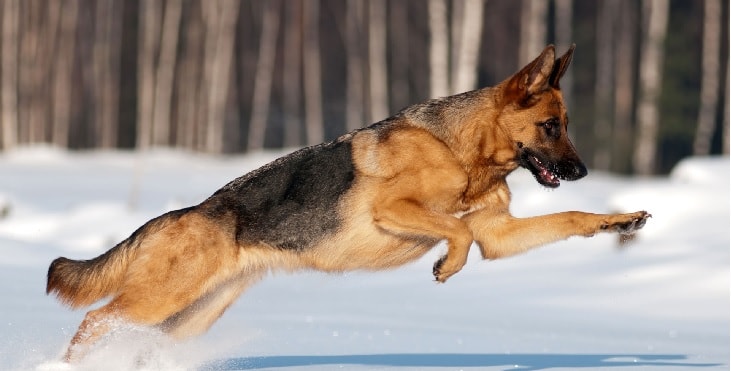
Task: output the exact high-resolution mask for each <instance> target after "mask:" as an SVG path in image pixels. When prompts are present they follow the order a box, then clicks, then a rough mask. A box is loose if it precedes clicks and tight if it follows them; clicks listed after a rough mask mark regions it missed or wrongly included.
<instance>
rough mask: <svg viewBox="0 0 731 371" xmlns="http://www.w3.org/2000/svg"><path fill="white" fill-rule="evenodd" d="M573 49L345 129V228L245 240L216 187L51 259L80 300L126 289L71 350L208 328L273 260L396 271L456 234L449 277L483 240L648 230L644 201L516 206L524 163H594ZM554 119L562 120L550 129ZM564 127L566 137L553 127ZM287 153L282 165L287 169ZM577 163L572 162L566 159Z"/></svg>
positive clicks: (64, 291)
mask: <svg viewBox="0 0 731 371" xmlns="http://www.w3.org/2000/svg"><path fill="white" fill-rule="evenodd" d="M572 52H573V48H572V49H570V50H569V52H568V53H566V54H565V55H564V56H563V57H561V58H558V59H556V58H555V54H554V49H553V47H552V46H549V47H547V48H546V49H545V50H544V51H543V53H541V55H540V56H539V57H538V58H536V60H534V61H533V62H532V63H530V64H529V65H527V66H526V67H525V68H523V69H522V70H521V71H520V72H518V73H517V74H516V75H514V76H512V77H510V78H508V79H507V80H505V81H504V82H502V83H501V84H499V85H497V86H495V87H492V88H485V89H481V90H476V91H473V92H467V93H464V94H461V95H457V96H452V97H446V98H444V99H440V100H433V101H429V102H426V103H424V104H419V105H415V106H412V107H409V108H407V109H405V110H404V111H402V112H401V113H399V114H397V115H396V116H394V117H392V118H389V119H388V120H386V121H384V123H383V125H380V126H379V125H378V124H376V125H374V126H372V127H369V128H365V129H363V130H359V131H355V132H353V133H350V134H347V135H345V136H343V137H341V138H339V139H338V141H336V142H340V143H346V142H347V143H350V145H351V146H352V147H351V148H352V159H349V160H348V161H350V160H352V166H353V179H354V180H353V183H352V185H350V186H349V188H348V189H347V191H343V193H342V194H336V195H328V196H330V197H333V198H337V200H338V201H337V204H336V209H337V210H328V212H332V213H333V214H336V215H339V216H341V220H338V226H337V229H336V231H335V232H332V233H323V237H322V238H321V239H317V240H315V241H316V243H314V244H313V245H312V246H303V247H301V248H300V249H296V248H295V249H291V248H281V246H270V245H267V243H266V242H263V241H262V242H260V243H256V242H241V241H244V240H242V239H241V238H239V233H240V232H241V231H240V230H239V229H240V228H242V226H241V225H240V224H237V223H238V222H237V219H236V217H237V213H238V212H240V211H237V210H239V209H236V208H229V209H226V208H224V212H218V211H217V210H219V209H220V206H217V205H219V204H216V203H215V201H216V197H219V198H220V197H223V196H220V195H219V196H217V194H214V195H213V196H212V197H211V198H210V199H209V200H207V201H205V202H204V203H202V204H201V205H199V206H197V207H194V208H190V209H187V210H181V211H178V212H173V213H170V214H167V215H164V216H162V217H160V218H157V219H155V220H153V221H151V222H149V223H148V224H147V225H145V226H143V227H142V228H141V229H140V230H139V231H138V232H135V234H133V236H131V237H130V239H128V240H127V241H125V242H123V243H121V244H120V245H118V246H117V247H115V248H114V249H112V250H110V251H109V252H107V253H106V254H104V255H102V256H100V257H99V258H96V259H93V260H91V261H78V262H73V261H70V260H68V259H64V258H59V259H57V260H56V261H54V263H52V265H51V268H50V269H49V276H48V292H49V293H57V294H58V296H59V298H60V299H61V300H62V301H63V302H65V303H67V304H69V305H71V306H72V307H78V306H84V305H88V304H91V303H92V302H94V301H96V300H98V299H100V298H102V297H106V296H112V299H111V301H110V302H109V303H108V304H106V305H105V306H103V307H101V308H99V309H97V310H93V311H90V312H89V313H88V314H87V316H86V318H85V319H84V321H83V322H82V324H81V325H80V327H79V330H78V332H77V333H76V335H75V336H74V337H73V339H72V340H71V345H70V346H69V349H68V351H67V353H66V356H65V359H66V360H69V361H73V360H76V359H78V358H80V357H81V356H82V355H83V354H84V353H85V352H86V351H88V349H89V347H90V346H91V345H92V344H93V343H94V342H95V341H96V340H97V339H98V338H99V337H101V336H103V335H104V334H105V333H106V332H108V331H109V329H110V325H109V323H111V322H112V321H114V320H122V321H128V322H132V323H137V324H145V325H153V326H159V327H160V328H161V329H163V330H165V331H167V332H168V333H170V335H171V336H173V337H176V338H185V337H188V336H192V335H196V334H199V333H201V332H203V331H205V330H206V329H208V328H209V327H210V325H211V324H212V323H213V322H214V321H215V320H216V319H217V318H218V317H219V316H220V315H221V314H222V313H223V312H224V311H225V310H226V308H227V307H228V306H229V305H230V304H231V303H232V302H233V301H234V300H235V299H236V298H237V297H238V296H239V295H240V294H241V293H242V292H243V291H244V290H245V289H246V288H247V287H249V286H250V285H252V284H253V283H255V282H256V281H257V280H259V279H260V278H261V277H263V276H264V275H265V274H267V273H268V272H269V271H271V270H285V271H296V270H300V269H316V270H321V271H325V272H342V271H349V270H357V269H360V270H379V269H388V268H394V267H398V266H401V265H403V264H405V263H408V262H411V261H413V260H415V259H418V258H419V257H421V256H423V255H424V254H425V253H426V252H428V251H429V250H430V249H431V248H432V247H434V246H435V245H436V244H437V243H438V242H439V241H446V242H447V254H446V255H445V256H444V257H443V258H442V259H440V260H439V261H438V262H437V263H436V264H435V266H434V272H433V273H434V276H435V278H436V280H437V281H438V282H445V281H446V280H447V279H448V278H449V277H451V276H452V275H454V274H455V273H457V272H458V271H459V270H460V269H461V268H462V267H463V265H464V264H465V262H466V260H467V254H468V252H469V249H470V246H471V245H472V242H473V241H475V242H476V243H477V245H478V246H479V248H480V250H481V253H482V256H483V257H484V258H485V259H499V258H502V257H506V256H511V255H515V254H519V253H522V252H524V251H526V250H529V249H531V248H535V247H538V246H541V245H544V244H547V243H551V242H555V241H559V240H562V239H566V238H568V237H571V236H592V235H594V234H595V233H598V232H602V231H619V232H621V233H632V232H634V231H635V230H636V229H639V228H641V227H642V226H643V225H644V223H645V220H646V219H647V218H648V217H649V214H647V213H646V212H644V211H641V212H636V213H630V214H611V215H600V214H590V213H584V212H578V211H570V212H563V213H557V214H551V215H544V216H536V217H531V218H516V217H513V216H512V215H511V214H510V211H509V204H510V197H511V195H510V191H509V189H508V185H507V183H506V180H505V179H506V177H507V175H508V174H509V173H511V172H512V171H513V170H515V169H516V168H518V167H519V166H524V167H526V166H533V167H534V169H533V170H532V171H536V172H537V173H538V174H539V175H536V176H537V179H538V177H539V176H549V175H545V174H543V173H542V172H541V170H540V169H538V170H536V169H535V168H536V165H535V163H539V164H540V165H543V162H552V163H553V162H555V164H554V165H555V166H554V165H552V166H553V167H548V166H547V165H546V167H545V169H544V170H543V172H544V173H545V172H548V171H549V170H550V169H554V170H550V171H551V172H555V173H556V174H558V177H561V179H565V180H576V179H578V178H580V177H582V176H584V175H585V174H586V170H585V168H583V164H581V162H580V160H579V159H578V155H577V154H576V151H575V149H574V147H573V144H571V142H570V141H569V139H568V136H567V132H566V126H567V124H568V122H567V120H568V116H567V113H566V109H565V107H564V105H563V99H562V97H561V92H560V89H559V86H558V80H559V79H560V77H561V75H562V74H563V72H564V71H565V69H566V68H567V67H568V65H569V62H570V60H571V55H572ZM547 121H556V122H557V123H558V124H560V127H559V126H555V127H554V126H549V127H548V128H547V127H545V126H544V122H547ZM545 125H548V124H545ZM549 129H550V130H553V131H550V130H549ZM555 130H560V134H559V135H554V137H552V136H551V133H552V132H553V133H554V134H555ZM528 150H530V151H531V152H528ZM538 154H540V157H541V158H542V160H541V158H538V156H539V155H538ZM286 161H287V160H286V159H283V160H281V161H279V162H277V163H275V164H274V165H272V166H286V164H287V163H286ZM531 161H532V162H531ZM526 163H527V164H528V165H526ZM530 164H533V165H530ZM566 164H569V165H571V166H569V169H568V170H566V169H563V168H561V166H564V165H566ZM566 166H568V165H566ZM546 169H549V170H546ZM563 173H566V174H563ZM266 174H267V173H266V171H260V172H257V173H256V174H255V175H254V176H253V178H247V179H257V178H256V177H265V176H267V175H266ZM535 174H536V173H535V172H534V175H535ZM541 174H543V175H541ZM562 174H563V175H562ZM269 176H271V175H269ZM322 176H327V174H323V175H322ZM555 177H556V175H555V174H554V178H555ZM548 179H549V180H548V182H549V185H551V184H550V181H551V179H550V178H548ZM554 180H555V179H554ZM242 181H247V180H246V179H245V180H242ZM543 181H544V182H546V180H545V179H543ZM542 184H544V185H546V184H545V183H542ZM234 186H236V185H235V184H234ZM292 186H296V185H292ZM553 186H557V184H554V185H553ZM262 192H266V190H264V191H262ZM247 196H248V195H246V194H244V195H243V197H247ZM251 196H252V197H253V196H256V197H261V194H254V195H251ZM209 201H210V202H209ZM226 202H234V201H231V200H230V199H226ZM313 217H318V216H317V215H315V216H313ZM246 227H247V226H243V228H246ZM257 235H258V234H257Z"/></svg>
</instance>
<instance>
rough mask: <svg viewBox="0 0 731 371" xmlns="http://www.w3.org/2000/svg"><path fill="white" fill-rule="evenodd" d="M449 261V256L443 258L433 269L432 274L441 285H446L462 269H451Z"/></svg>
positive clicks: (435, 263)
mask: <svg viewBox="0 0 731 371" xmlns="http://www.w3.org/2000/svg"><path fill="white" fill-rule="evenodd" d="M449 266H450V264H449V259H447V255H444V256H442V257H441V258H439V260H437V261H436V262H434V268H432V274H433V275H434V279H435V280H436V281H437V282H439V283H445V282H447V279H448V278H449V277H452V276H453V275H454V274H455V273H457V272H459V270H460V269H461V268H462V267H459V268H458V269H454V268H451V269H450V267H449Z"/></svg>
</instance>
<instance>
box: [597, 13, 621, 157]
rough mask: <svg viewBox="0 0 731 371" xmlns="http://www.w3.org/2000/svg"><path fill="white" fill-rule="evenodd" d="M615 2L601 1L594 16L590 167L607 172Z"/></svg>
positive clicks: (609, 155)
mask: <svg viewBox="0 0 731 371" xmlns="http://www.w3.org/2000/svg"><path fill="white" fill-rule="evenodd" d="M618 4H619V2H617V1H603V2H601V3H600V4H599V6H598V7H597V13H596V19H597V22H596V35H597V36H596V45H597V46H596V65H595V68H596V77H595V80H594V146H593V147H594V158H593V162H592V167H594V168H595V169H597V170H608V169H609V167H610V165H611V159H612V157H611V136H612V125H611V123H612V117H611V115H612V90H613V89H612V81H613V78H612V77H613V76H612V72H613V66H612V62H613V61H614V58H613V51H614V37H613V36H614V24H613V15H614V13H616V11H617V5H618Z"/></svg>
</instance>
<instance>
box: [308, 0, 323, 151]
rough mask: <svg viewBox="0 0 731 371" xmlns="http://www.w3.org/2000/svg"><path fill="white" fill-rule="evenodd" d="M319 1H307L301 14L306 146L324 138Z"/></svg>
mask: <svg viewBox="0 0 731 371" xmlns="http://www.w3.org/2000/svg"><path fill="white" fill-rule="evenodd" d="M319 14H320V0H307V2H306V3H305V9H304V12H303V17H304V19H303V33H304V40H303V43H304V45H303V49H304V51H303V54H304V56H303V58H304V60H303V68H304V74H305V76H304V84H305V89H304V90H305V126H306V128H307V145H315V144H317V143H320V142H322V141H323V140H324V138H325V133H324V123H323V117H322V86H321V84H322V83H321V78H320V75H321V73H320V68H321V66H320V41H319V40H320V32H319V31H320V17H319Z"/></svg>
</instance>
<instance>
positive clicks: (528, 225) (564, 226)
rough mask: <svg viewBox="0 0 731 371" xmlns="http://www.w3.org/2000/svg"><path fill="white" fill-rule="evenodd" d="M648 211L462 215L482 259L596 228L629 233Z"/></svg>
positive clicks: (639, 225) (588, 233) (596, 230)
mask: <svg viewBox="0 0 731 371" xmlns="http://www.w3.org/2000/svg"><path fill="white" fill-rule="evenodd" d="M650 216H651V215H650V214H649V213H647V212H646V211H638V212H634V213H628V214H591V213H585V212H580V211H567V212H562V213H557V214H549V215H542V216H535V217H530V218H516V217H514V216H512V215H510V214H507V213H504V214H496V213H494V212H490V211H489V210H482V211H477V212H474V213H471V214H469V215H466V216H465V217H464V218H463V220H464V221H465V222H466V223H467V225H468V226H469V228H470V230H471V231H472V234H473V236H474V238H475V241H476V242H477V244H478V245H479V247H480V251H481V252H482V257H483V258H485V259H499V258H504V257H508V256H512V255H516V254H520V253H522V252H525V251H527V250H529V249H532V248H535V247H539V246H542V245H545V244H548V243H551V242H556V241H560V240H565V239H567V238H569V237H572V236H585V237H591V236H593V235H595V234H596V233H599V232H619V233H623V234H630V233H633V232H634V231H636V230H638V229H640V228H642V227H643V226H644V225H645V222H646V221H647V218H649V217H650Z"/></svg>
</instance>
